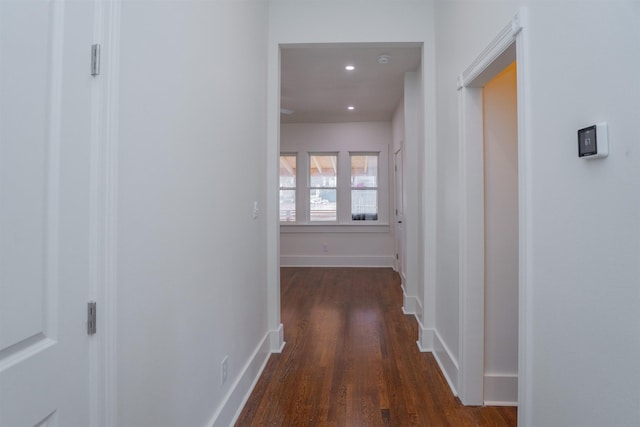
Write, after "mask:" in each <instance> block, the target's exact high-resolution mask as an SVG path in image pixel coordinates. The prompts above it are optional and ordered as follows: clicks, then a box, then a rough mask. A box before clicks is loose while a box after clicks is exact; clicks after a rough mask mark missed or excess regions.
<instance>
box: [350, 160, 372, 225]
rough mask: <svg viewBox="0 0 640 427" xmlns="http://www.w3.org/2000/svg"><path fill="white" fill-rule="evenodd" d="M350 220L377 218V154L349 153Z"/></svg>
mask: <svg viewBox="0 0 640 427" xmlns="http://www.w3.org/2000/svg"><path fill="white" fill-rule="evenodd" d="M350 157H351V220H352V221H375V220H377V219H378V155H377V154H364V153H351V156H350Z"/></svg>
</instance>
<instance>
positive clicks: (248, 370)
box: [208, 332, 271, 427]
mask: <svg viewBox="0 0 640 427" xmlns="http://www.w3.org/2000/svg"><path fill="white" fill-rule="evenodd" d="M269 342H270V333H269V332H267V333H266V334H265V336H264V337H263V338H262V340H261V341H260V343H259V344H258V346H257V347H256V349H255V350H254V351H253V354H252V355H251V357H250V358H249V360H248V361H247V363H246V364H245V365H244V367H243V368H242V370H241V371H240V374H239V375H238V377H237V379H236V380H235V381H234V383H233V385H232V386H231V388H230V389H229V392H228V393H227V394H226V396H225V397H224V399H223V400H222V404H221V405H220V407H219V408H218V410H217V411H216V413H215V414H214V415H213V417H212V418H211V421H210V422H209V424H208V425H209V426H211V427H228V426H232V425H234V424H235V422H236V420H237V419H238V417H239V416H240V413H241V412H242V408H243V407H244V405H245V403H246V402H247V400H248V399H249V396H250V395H251V392H252V391H253V389H254V388H255V386H256V383H257V382H258V379H260V375H261V374H262V371H263V370H264V367H265V366H266V365H267V362H268V361H269V356H270V355H271V352H270V351H269Z"/></svg>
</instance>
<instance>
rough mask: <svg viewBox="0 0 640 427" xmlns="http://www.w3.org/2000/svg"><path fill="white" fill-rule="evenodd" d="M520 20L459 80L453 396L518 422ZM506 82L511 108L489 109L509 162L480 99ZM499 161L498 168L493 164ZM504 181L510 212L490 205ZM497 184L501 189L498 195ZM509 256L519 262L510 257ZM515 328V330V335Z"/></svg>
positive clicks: (523, 236) (522, 279)
mask: <svg viewBox="0 0 640 427" xmlns="http://www.w3.org/2000/svg"><path fill="white" fill-rule="evenodd" d="M524 12H525V10H524V9H523V10H521V11H520V13H518V15H516V16H515V17H514V18H513V19H512V21H511V22H509V23H508V24H507V25H506V26H505V27H504V28H503V30H502V31H501V32H500V33H499V34H498V36H497V37H496V38H495V39H494V40H493V41H492V42H491V43H490V44H489V45H488V47H487V48H486V49H485V50H484V51H483V52H482V54H481V55H480V56H479V57H478V58H476V59H475V60H474V61H473V62H472V63H471V65H470V66H469V68H467V70H465V71H464V72H463V73H462V74H461V75H460V77H459V80H458V89H459V101H460V109H459V111H460V117H459V120H460V124H461V126H460V138H459V168H460V193H461V194H460V196H461V197H460V253H459V255H460V257H459V262H460V324H459V328H460V335H459V336H460V341H459V344H460V357H459V372H458V381H457V383H458V394H459V397H460V399H461V401H462V402H463V403H464V404H465V405H484V404H501V405H519V414H518V416H519V418H520V417H523V418H526V415H525V414H524V411H523V405H522V403H523V401H525V402H526V397H525V396H524V395H523V394H524V393H523V390H525V388H524V383H525V381H526V378H525V374H526V372H524V369H523V365H524V363H523V357H524V355H525V344H526V337H525V332H526V329H525V320H526V317H527V316H526V304H525V301H526V278H527V271H526V270H527V262H526V253H525V250H524V249H525V248H526V240H527V233H526V230H527V224H526V220H527V217H526V215H525V213H526V208H527V205H526V201H527V194H526V193H527V191H526V190H527V187H526V186H525V177H526V176H527V156H526V153H527V150H526V147H527V146H526V140H525V136H527V133H526V129H527V127H526V121H525V119H526V117H527V112H526V102H525V98H526V93H525V88H526V87H527V84H526V78H527V74H526V71H525V70H526V68H525V64H526V56H525V52H524V48H525V45H526V44H525V41H524V34H525V32H524V31H523V29H524V28H525V27H524V25H523V24H524V18H525V15H524ZM510 67H511V68H510ZM505 78H506V80H508V81H510V85H511V87H512V88H514V89H515V93H512V94H511V95H510V96H511V98H512V101H510V102H511V103H512V105H511V106H504V102H505V101H504V99H499V98H500V97H498V98H497V99H494V101H496V103H497V104H498V105H503V107H502V110H503V111H502V112H498V114H497V115H496V117H497V121H498V122H500V121H502V122H504V119H505V118H506V116H504V114H505V113H506V114H507V116H509V117H510V119H509V120H510V121H511V128H512V129H511V130H510V132H511V136H510V137H509V138H507V139H511V140H513V135H514V133H515V135H516V141H517V142H516V143H515V144H513V142H512V145H511V146H509V147H508V148H507V149H506V150H507V152H508V155H507V156H504V150H505V147H502V148H500V146H498V147H495V145H497V144H496V138H495V134H492V135H488V133H491V132H494V130H491V129H488V128H487V126H486V123H485V122H484V120H483V118H484V116H485V114H486V113H487V109H486V108H485V107H486V105H485V101H486V99H485V97H484V95H486V93H485V89H486V87H487V85H489V86H491V85H492V84H493V83H491V82H492V80H493V79H498V80H500V79H503V80H504V79H505ZM512 90H513V89H512ZM489 96H491V94H489ZM489 102H493V101H489ZM514 110H515V111H514ZM489 114H491V113H489ZM494 115H495V114H494ZM501 115H503V116H504V117H500V116H501ZM496 117H494V119H495V118H496ZM514 118H515V123H514ZM513 128H515V132H514V129H513ZM492 138H493V140H492ZM499 139H501V138H497V140H499ZM488 145H489V147H488ZM496 150H497V151H496ZM497 159H499V161H498V162H497V163H496V160H497ZM506 170H508V171H509V172H508V173H507V172H505V171H506ZM505 180H506V181H509V182H508V185H506V187H508V188H509V189H510V190H509V191H510V196H509V197H508V199H509V202H508V203H507V205H508V206H509V208H508V209H507V208H506V207H505V206H506V205H505V202H504V200H502V201H500V200H501V199H500V197H502V196H500V197H498V198H497V199H496V198H495V194H493V193H495V191H496V189H500V188H501V186H502V187H505V185H504V184H505ZM496 181H497V182H498V183H500V184H499V185H498V186H497V187H496ZM503 190H504V188H503ZM500 191H502V190H500ZM487 197H488V198H487ZM497 201H499V202H497ZM507 212H509V224H510V225H509V227H507V228H501V227H500V226H501V225H504V219H503V218H500V215H506V214H507ZM514 230H515V231H514ZM507 234H510V235H511V237H512V240H510V241H509V243H508V245H509V246H508V247H509V248H510V249H509V250H510V251H511V252H510V261H507V262H506V265H508V269H507V270H509V271H508V272H506V273H505V271H500V270H496V269H495V268H496V265H498V266H500V263H501V260H500V258H501V257H502V258H503V259H502V261H504V257H503V256H504V253H505V252H504V251H505V247H504V246H503V244H504V241H500V239H503V240H508V239H505V237H507V236H506V235H507ZM496 239H497V240H496ZM496 247H501V248H502V249H501V250H502V252H500V251H498V252H496ZM514 248H515V249H514ZM514 252H517V255H515V256H514ZM503 264H504V263H503ZM503 266H504V265H503ZM500 277H501V278H500ZM504 277H508V279H505V278H504ZM497 278H500V279H499V280H498V279H497ZM496 280H498V282H499V281H500V280H502V281H503V283H506V282H510V283H511V288H509V290H508V291H507V292H506V293H505V291H504V287H502V288H501V287H500V285H496ZM514 281H515V284H514ZM487 286H488V287H487ZM496 307H497V308H496ZM505 319H509V320H508V322H509V323H511V325H509V327H508V329H509V332H505V329H501V327H502V326H505V325H504V322H505ZM515 319H517V321H516V320H515ZM514 322H515V323H517V327H515V328H514V327H513V323H514ZM496 325H498V326H496ZM516 343H517V344H516ZM516 345H517V349H516V348H515V347H516ZM507 348H508V350H506V353H509V356H508V359H509V361H508V362H505V361H504V360H502V359H501V356H502V355H504V354H506V353H505V352H501V350H503V349H507ZM498 366H499V367H498ZM516 372H517V374H516Z"/></svg>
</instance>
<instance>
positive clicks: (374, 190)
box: [279, 144, 390, 233]
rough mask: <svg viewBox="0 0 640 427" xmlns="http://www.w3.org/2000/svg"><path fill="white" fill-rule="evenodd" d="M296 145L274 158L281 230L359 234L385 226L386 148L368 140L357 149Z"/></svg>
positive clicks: (387, 189) (387, 214)
mask: <svg viewBox="0 0 640 427" xmlns="http://www.w3.org/2000/svg"><path fill="white" fill-rule="evenodd" d="M354 145H355V144H354ZM361 145H364V144H361ZM295 148H298V147H291V151H282V152H281V153H280V158H279V161H280V192H279V194H280V214H279V216H280V224H282V225H284V226H285V227H283V228H282V230H284V231H285V232H291V233H293V232H310V233H315V232H322V231H326V230H332V232H333V231H356V230H357V232H363V231H365V230H368V231H371V230H374V229H376V228H377V230H381V229H382V227H388V226H389V213H390V209H389V185H388V174H389V171H388V169H389V167H388V161H389V159H388V154H387V152H386V151H385V149H387V147H386V146H381V147H380V148H381V149H380V150H377V149H376V148H378V147H377V146H374V145H373V144H371V146H370V147H363V148H364V149H363V150H358V151H353V150H349V149H344V150H343V149H341V148H340V147H335V146H333V147H331V150H327V151H315V150H314V151H311V150H308V151H306V150H300V151H295ZM349 148H351V147H349ZM354 148H356V149H357V148H359V147H354ZM349 227H351V228H349Z"/></svg>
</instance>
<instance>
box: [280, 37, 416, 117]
mask: <svg viewBox="0 0 640 427" xmlns="http://www.w3.org/2000/svg"><path fill="white" fill-rule="evenodd" d="M421 52H422V47H421V45H419V44H416V43H412V44H407V43H403V44H399V43H392V44H390V43H384V44H362V43H360V44H330V45H293V46H287V47H283V48H282V51H281V75H280V79H281V84H280V91H281V100H280V107H281V109H286V110H292V111H293V113H292V114H282V113H281V114H280V119H281V121H282V123H336V122H363V121H390V120H391V118H392V115H393V111H394V110H395V108H396V107H397V106H398V102H399V101H400V99H401V98H402V94H403V86H404V73H405V72H407V71H416V70H418V68H419V67H420V62H421V56H422V53H421ZM381 54H387V55H389V56H390V61H389V63H388V64H379V63H378V61H377V58H378V56H379V55H381ZM348 64H351V65H354V66H355V67H356V68H355V70H354V71H346V70H345V68H344V67H345V66H346V65H348ZM348 105H353V106H355V109H354V110H353V111H349V110H347V106H348Z"/></svg>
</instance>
